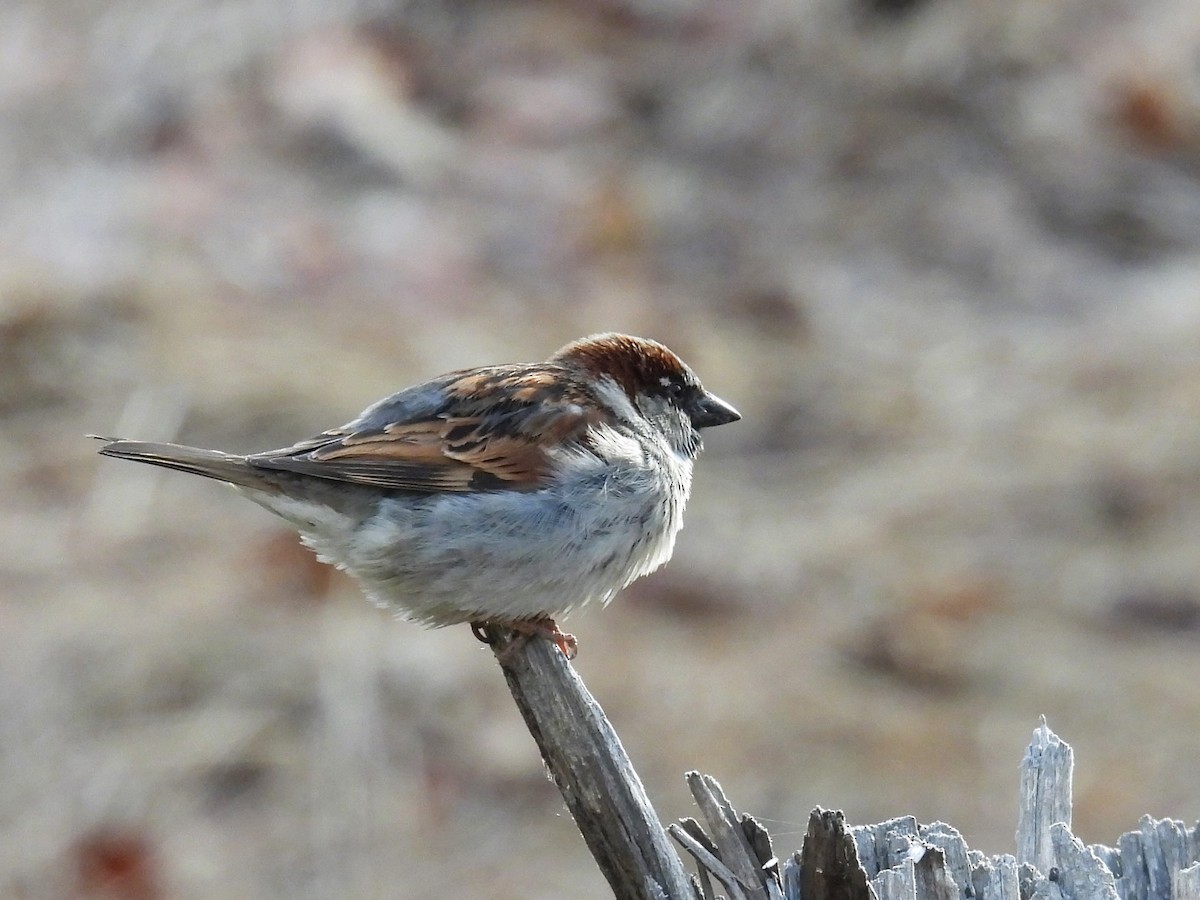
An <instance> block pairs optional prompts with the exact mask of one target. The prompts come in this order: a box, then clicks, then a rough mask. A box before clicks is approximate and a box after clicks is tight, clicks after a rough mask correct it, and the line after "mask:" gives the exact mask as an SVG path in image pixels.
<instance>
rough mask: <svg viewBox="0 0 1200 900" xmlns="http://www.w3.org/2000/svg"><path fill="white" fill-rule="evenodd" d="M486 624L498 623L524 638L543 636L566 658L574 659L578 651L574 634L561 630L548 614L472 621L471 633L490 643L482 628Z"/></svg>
mask: <svg viewBox="0 0 1200 900" xmlns="http://www.w3.org/2000/svg"><path fill="white" fill-rule="evenodd" d="M488 625H498V626H499V627H501V628H508V629H510V630H511V631H515V632H516V633H517V634H518V635H521V637H523V638H524V639H526V640H528V639H529V638H531V637H544V638H545V639H546V640H548V641H552V642H553V643H554V645H555V646H556V647H558V649H559V650H561V651H562V655H563V656H565V657H566V658H567V659H574V658H575V654H576V653H578V652H579V641H577V640H575V635H573V634H566V633H565V632H563V631H562V630H561V629H559V627H558V625H556V624H555V622H554V620H553V619H552V618H550V617H549V616H538V617H537V618H533V619H517V620H515V621H512V622H491V621H488V620H486V619H483V620H479V621H475V622H472V623H471V633H472V634H473V635H475V637H476V638H478V639H479V640H481V641H483V643H485V644H491V643H492V641H491V640H490V639H489V638H488V635H487V632H486V631H485V630H484V629H485V628H486V627H487V626H488Z"/></svg>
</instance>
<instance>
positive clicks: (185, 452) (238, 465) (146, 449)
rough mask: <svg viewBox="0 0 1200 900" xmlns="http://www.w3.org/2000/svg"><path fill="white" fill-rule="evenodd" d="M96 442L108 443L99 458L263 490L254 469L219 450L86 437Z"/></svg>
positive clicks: (241, 458) (262, 485) (243, 460)
mask: <svg viewBox="0 0 1200 900" xmlns="http://www.w3.org/2000/svg"><path fill="white" fill-rule="evenodd" d="M88 437H92V438H96V439H97V440H101V441H107V443H106V444H105V445H104V446H103V447H101V448H100V454H101V455H102V456H112V457H115V458H117V459H132V460H134V461H135V462H144V463H149V464H150V465H152V466H162V467H163V468H166V469H176V470H178V471H180V472H191V473H192V474H193V475H203V476H204V477H205V478H215V479H216V480H217V481H224V482H228V483H229V484H236V485H240V486H242V487H251V488H259V489H262V488H265V487H268V485H267V484H266V483H265V482H264V480H263V477H262V474H261V473H260V472H258V471H256V470H255V469H254V467H252V466H251V465H250V464H249V463H248V462H247V461H246V457H244V456H235V455H233V454H231V453H222V452H221V451H219V450H202V449H201V448H199V447H185V446H183V445H182V444H162V443H157V442H154V441H125V440H121V439H119V438H105V437H99V436H98V435H94V434H92V435H88Z"/></svg>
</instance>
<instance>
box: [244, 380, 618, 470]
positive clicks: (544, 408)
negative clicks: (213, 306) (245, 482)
mask: <svg viewBox="0 0 1200 900" xmlns="http://www.w3.org/2000/svg"><path fill="white" fill-rule="evenodd" d="M514 375H515V373H514V372H513V371H511V370H509V371H505V372H499V371H495V370H487V371H474V372H467V373H460V376H459V377H458V378H457V379H456V380H455V381H452V382H450V383H449V384H447V385H446V387H447V403H446V404H445V406H444V407H442V408H440V409H438V410H437V411H436V412H435V413H434V414H432V415H430V414H429V411H428V410H425V411H424V415H422V416H420V417H418V418H415V419H408V420H402V421H390V422H386V423H377V422H374V421H373V422H370V426H369V427H366V428H355V427H354V426H355V425H357V424H359V423H358V422H355V423H351V425H350V426H346V427H345V428H341V429H336V430H334V431H330V432H326V433H325V434H322V435H318V436H317V437H315V438H312V439H310V440H307V441H303V442H301V443H299V444H297V445H295V446H294V447H289V448H286V449H284V450H277V451H272V452H270V453H261V454H256V455H255V456H251V457H249V458H248V461H249V462H250V463H251V464H252V465H255V466H261V467H263V468H269V469H281V470H285V471H291V472H298V473H301V474H305V475H313V476H317V477H320V478H330V479H334V480H338V481H348V482H354V483H358V484H367V485H372V486H374V487H381V488H386V489H390V490H401V491H418V492H422V493H438V492H443V491H479V490H516V491H522V490H525V491H527V490H534V489H536V488H538V487H540V486H541V485H542V484H543V483H544V481H545V479H546V477H547V476H548V475H549V474H550V472H551V469H552V467H553V464H554V459H553V456H552V454H551V452H550V449H548V447H547V443H549V445H550V446H551V447H559V446H563V445H570V444H571V443H573V442H580V441H582V440H583V439H584V436H585V434H586V432H587V429H588V428H589V427H590V426H591V425H593V424H596V423H597V422H599V421H601V420H603V419H604V418H605V415H604V414H603V413H602V412H601V410H600V408H598V407H596V406H595V404H594V403H593V402H591V401H590V400H589V399H588V398H586V397H585V396H584V395H583V394H582V393H580V392H579V390H578V389H575V390H563V389H561V388H562V387H563V386H562V385H557V387H558V388H560V389H559V390H555V391H553V392H552V396H550V397H547V396H546V394H545V393H544V392H541V391H534V390H526V389H524V388H523V389H521V390H518V391H515V392H509V393H508V394H507V397H508V399H509V400H510V401H512V402H510V403H509V404H508V405H507V407H506V408H505V409H504V410H503V411H502V412H501V411H498V410H497V409H496V407H495V405H494V404H493V403H490V402H488V398H489V397H491V398H494V397H496V396H497V393H496V391H497V389H500V392H501V395H503V388H504V381H505V380H506V379H505V378H504V377H502V376H507V377H508V378H511V377H514ZM485 376H487V377H486V378H485ZM363 424H364V425H365V424H367V423H366V422H365V421H364V422H363ZM371 426H373V427H371Z"/></svg>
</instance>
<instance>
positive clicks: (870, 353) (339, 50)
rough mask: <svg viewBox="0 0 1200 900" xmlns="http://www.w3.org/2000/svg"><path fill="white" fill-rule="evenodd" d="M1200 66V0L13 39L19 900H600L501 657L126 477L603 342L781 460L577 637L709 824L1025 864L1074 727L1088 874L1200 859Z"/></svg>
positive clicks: (652, 13)
mask: <svg viewBox="0 0 1200 900" xmlns="http://www.w3.org/2000/svg"><path fill="white" fill-rule="evenodd" d="M1197 53H1200V7H1197V6H1196V4H1194V3H1193V2H1191V0H1156V2H1152V3H1142V2H1134V0H1113V2H1108V3H1094V2H1088V0H1063V2H1057V3H1047V2H1045V0H1016V2H1012V0H982V2H975V3H953V2H948V0H907V2H901V0H801V2H785V0H761V2H752V3H726V2H720V0H678V2H665V0H604V2H596V3H591V2H578V3H571V2H550V0H545V2H532V0H531V2H502V3H500V2H494V0H479V2H467V0H462V2H453V0H439V2H433V0H417V2H409V3H389V4H384V3H382V2H373V3H372V2H361V3H357V4H355V3H348V2H347V3H342V4H340V5H339V4H335V3H326V4H318V3H304V4H297V3H285V2H283V0H220V2H211V3H200V2H198V0H114V2H111V3H106V4H87V3H83V2H79V0H53V2H46V0H13V2H10V3H7V4H4V5H3V7H2V8H0V72H2V73H3V75H2V76H0V110H2V112H3V121H4V123H5V124H4V127H3V132H2V134H3V140H2V141H0V185H2V187H3V191H4V202H3V204H0V449H2V451H3V452H2V453H0V460H2V463H0V635H2V636H3V645H4V646H3V652H0V895H3V896H5V897H14V898H43V897H44V898H62V897H88V898H93V897H95V898H99V897H108V898H126V900H155V898H169V897H181V898H203V900H209V898H211V900H218V898H229V900H234V898H237V900H241V898H246V897H295V898H343V897H353V898H372V897H380V898H382V897H389V898H395V897H404V898H407V897H413V898H420V897H434V896H439V897H446V896H488V897H496V898H510V897H511V898H527V897H565V896H570V897H583V896H590V897H603V896H605V893H606V889H605V886H604V883H603V881H602V879H601V878H600V875H599V873H598V872H597V871H595V869H594V866H593V864H592V862H591V860H590V858H589V857H588V855H587V852H586V850H585V848H584V847H583V844H582V842H581V841H580V839H579V837H578V835H577V834H576V832H575V830H574V827H573V825H572V823H571V821H570V819H569V817H567V816H566V815H565V814H564V812H563V809H562V804H561V801H560V798H559V796H558V794H557V791H556V790H555V788H554V786H553V785H552V784H550V783H549V782H547V781H546V780H545V778H544V775H543V772H542V768H541V765H540V763H539V762H538V760H537V758H536V755H535V750H534V747H533V744H532V742H531V740H530V739H529V737H528V735H527V734H526V733H525V731H524V729H523V727H522V725H521V723H520V720H519V718H518V716H517V713H516V711H515V710H514V709H513V707H512V703H511V700H510V699H509V697H508V696H507V692H506V691H505V688H504V685H503V682H502V679H501V678H500V674H499V672H498V671H497V670H496V666H495V664H494V662H493V661H492V659H491V655H490V654H489V653H488V652H486V651H485V650H484V649H483V648H481V647H480V646H479V645H478V644H476V642H475V641H474V640H473V638H472V637H471V636H470V634H469V633H468V632H467V630H466V629H451V630H445V631H439V632H429V631H424V630H421V629H419V628H416V627H414V626H411V625H407V624H404V623H396V622H393V621H391V620H390V619H389V618H388V616H387V615H386V614H384V613H382V612H379V611H377V610H375V609H373V608H371V607H370V606H369V605H368V604H366V603H365V602H364V601H363V600H362V599H361V597H360V596H359V595H358V593H357V591H356V590H355V588H354V586H353V585H352V584H350V583H348V582H346V581H345V580H343V579H342V578H341V577H338V576H333V577H331V576H330V573H329V572H328V571H327V570H326V569H324V568H322V567H319V566H317V565H315V564H313V563H312V562H311V561H310V560H309V558H308V557H307V556H306V555H305V553H304V552H303V551H302V550H300V549H299V548H297V547H296V545H295V543H294V541H293V540H292V539H291V538H290V537H288V536H286V535H285V534H284V533H283V532H282V531H281V530H280V529H279V527H278V526H277V525H276V523H275V522H274V521H272V520H271V519H270V518H269V517H268V516H267V515H266V514H265V513H263V512H262V511H260V510H258V509H257V508H255V507H254V506H252V505H251V504H248V503H245V502H244V501H241V500H239V499H238V498H236V497H234V496H233V495H231V494H230V493H228V492H226V491H223V490H221V489H219V488H218V487H217V486H215V485H213V484H208V483H203V482H201V481H199V480H198V479H197V480H189V479H186V478H183V477H182V476H175V475H173V474H171V473H158V472H154V471H150V470H147V469H142V468H138V467H135V466H130V465H122V464H119V463H115V462H111V461H104V460H101V459H99V458H97V457H95V456H94V447H93V446H92V445H91V444H90V443H89V442H88V441H86V440H84V438H83V435H84V434H85V433H87V432H99V433H102V434H106V433H122V434H126V435H128V436H134V437H142V438H152V439H153V438H177V439H179V440H183V441H187V442H192V443H198V444H204V445H208V446H219V447H223V448H227V449H245V450H253V449H264V448H266V447H271V446H280V445H282V444H284V443H286V442H288V441H291V440H293V439H296V438H299V437H302V436H304V435H307V434H309V433H312V432H315V431H317V430H320V429H321V428H324V427H327V426H330V425H333V424H336V423H339V422H342V421H345V420H346V419H347V418H348V417H349V416H351V415H352V414H354V413H355V412H357V411H358V410H359V409H360V408H361V407H362V406H363V405H364V404H365V403H366V402H368V401H370V400H372V399H374V398H375V397H377V396H380V395H382V394H385V393H387V392H389V391H391V390H394V389H396V388H398V387H400V386H402V385H404V384H406V383H409V382H411V381H413V380H416V379H420V378H423V377H426V376H429V375H432V374H434V373H437V372H440V371H444V370H446V369H448V368H451V367H455V366H459V365H468V364H476V363H484V362H493V361H500V360H506V359H508V360H516V359H532V358H540V357H542V356H543V355H545V354H546V353H547V352H549V351H550V350H552V349H554V348H555V347H557V346H558V345H559V344H560V343H562V342H564V341H566V340H567V339H569V338H572V337H576V336H578V335H581V334H584V333H587V332H590V331H595V330H601V329H622V330H628V331H633V332H640V333H645V334H648V335H651V336H654V337H658V338H661V339H663V340H665V341H667V342H668V343H669V344H671V346H673V347H675V348H676V349H678V350H679V351H680V352H681V353H683V354H684V355H685V356H686V357H687V358H688V359H689V361H691V362H692V363H693V364H694V365H695V367H696V368H697V369H698V370H699V371H700V372H701V373H702V375H703V376H704V378H705V380H706V382H707V383H708V384H709V385H710V386H711V387H713V388H714V390H716V391H718V392H719V393H720V394H721V395H722V396H725V397H727V398H728V399H729V400H731V401H732V402H734V403H735V404H736V405H737V406H738V407H739V408H740V409H741V410H742V412H743V414H744V415H745V421H744V422H743V423H741V424H740V425H739V426H737V427H735V428H730V429H721V430H720V431H719V433H718V432H714V433H713V434H712V435H711V437H710V438H709V448H708V451H707V453H706V455H705V457H704V458H703V459H702V460H701V464H700V466H699V469H698V478H697V483H696V485H695V496H694V500H693V503H692V507H691V509H690V516H689V523H688V527H687V529H686V530H685V531H684V533H683V535H682V538H681V545H680V547H679V549H678V551H677V554H676V560H675V561H674V562H673V563H672V565H671V566H670V567H669V568H668V569H667V570H665V571H664V572H662V573H660V574H659V575H657V576H655V577H653V578H652V579H648V580H646V581H645V582H644V583H642V584H640V585H638V586H637V587H636V588H635V589H632V590H630V591H629V592H628V593H627V595H625V596H624V597H622V598H621V599H620V600H619V601H618V602H617V603H616V604H615V605H614V606H613V607H612V608H610V609H609V610H607V611H605V612H603V613H597V612H592V613H585V614H583V615H581V616H579V617H577V618H574V619H572V620H571V621H570V626H571V629H572V630H573V631H575V632H576V633H577V634H578V635H579V637H580V640H581V648H582V649H581V653H580V657H579V660H578V669H579V671H580V672H581V673H582V675H583V677H584V679H585V680H586V681H587V683H588V685H589V687H590V688H591V690H592V691H593V692H594V693H595V695H596V696H597V698H598V699H599V700H600V702H601V703H603V704H604V706H605V708H606V710H607V712H608V713H609V716H610V717H611V719H612V720H613V722H614V724H615V726H616V728H617V730H618V731H619V733H620V734H621V736H622V738H623V740H624V742H625V745H626V748H627V749H628V750H629V752H630V755H631V756H632V758H633V760H634V762H635V764H636V765H637V766H638V769H639V771H640V773H641V775H642V777H643V779H644V780H645V782H646V784H647V788H648V790H649V792H650V795H651V797H652V798H653V800H654V801H655V803H656V805H657V807H658V809H659V811H660V812H661V813H662V814H663V815H664V816H665V817H668V818H674V817H676V816H678V815H682V814H687V813H688V812H689V800H688V798H687V793H686V789H685V786H684V783H683V772H684V771H685V770H687V769H691V768H696V769H701V770H703V771H705V772H709V773H712V774H713V775H715V776H717V777H718V778H719V779H720V780H721V782H722V784H723V785H724V786H725V788H726V790H727V792H728V794H729V796H730V798H731V799H732V800H733V801H734V802H735V804H736V805H737V806H738V808H739V809H743V810H746V811H748V812H751V813H754V814H756V815H758V816H760V817H762V818H763V819H764V820H766V821H767V823H768V825H769V826H770V828H771V831H772V833H773V835H774V836H775V838H776V842H777V844H778V845H780V849H781V850H786V849H787V847H788V840H789V839H788V836H787V833H788V831H789V830H793V829H792V828H791V827H790V826H789V824H788V823H796V824H795V825H794V830H795V831H797V832H799V831H801V830H802V829H803V828H804V827H805V826H804V823H805V822H806V819H807V814H808V811H809V810H810V809H811V808H812V807H813V806H814V805H816V804H821V805H824V806H826V807H841V808H844V809H845V810H846V814H847V818H848V819H849V820H851V821H855V822H873V821H880V820H882V819H885V818H888V817H890V816H892V815H897V814H900V813H912V814H914V815H916V816H917V817H918V818H919V819H920V820H921V821H930V820H932V819H935V818H938V819H942V820H944V821H949V822H952V823H954V824H955V825H956V826H958V827H960V828H961V829H962V830H963V832H964V835H965V836H966V838H967V840H968V842H969V843H970V845H971V846H972V847H976V848H979V849H981V850H985V851H987V852H989V853H997V852H1004V851H1010V850H1011V849H1012V840H1013V836H1012V824H1011V823H1012V822H1013V819H1014V809H1015V803H1016V800H1015V797H1014V794H1013V790H1012V784H1013V780H1014V767H1013V760H1014V759H1016V758H1018V757H1019V754H1020V752H1021V748H1022V747H1023V746H1024V743H1025V741H1026V740H1027V737H1028V734H1029V729H1030V727H1031V725H1032V724H1034V723H1036V721H1037V716H1038V714H1041V713H1045V714H1047V715H1049V716H1050V718H1051V720H1052V721H1053V722H1054V723H1055V725H1056V727H1057V728H1058V730H1059V731H1060V732H1061V733H1062V734H1064V735H1067V736H1069V738H1070V740H1071V742H1072V743H1073V744H1074V745H1075V747H1076V748H1077V749H1078V750H1079V751H1080V752H1081V753H1085V754H1086V756H1087V759H1088V760H1089V765H1088V768H1087V771H1086V772H1084V773H1081V777H1080V780H1079V781H1078V782H1077V783H1076V785H1075V829H1074V830H1075V832H1076V834H1078V835H1080V836H1081V837H1083V838H1084V839H1085V840H1087V841H1111V840H1113V839H1115V837H1116V835H1118V834H1119V833H1120V832H1121V831H1123V830H1125V829H1126V828H1128V827H1129V825H1130V823H1131V822H1134V821H1136V820H1137V817H1138V816H1139V815H1140V814H1142V813H1143V812H1152V813H1154V814H1155V815H1157V816H1175V817H1179V818H1182V819H1185V820H1189V821H1191V820H1194V819H1195V818H1196V817H1197V814H1198V811H1200V778H1198V777H1197V775H1196V765H1195V760H1196V759H1197V757H1198V756H1200V732H1198V731H1197V729H1196V722H1197V721H1200V549H1198V548H1200V76H1198V75H1197V70H1196V67H1195V65H1194V60H1195V58H1196V54H1197ZM1147 735H1153V739H1152V740H1147ZM793 841H794V844H795V845H798V844H799V841H800V834H798V833H797V834H796V835H795V836H794V838H793ZM485 879H486V881H485ZM485 883H486V885H487V887H486V888H484V887H482V886H481V885H483V884H485Z"/></svg>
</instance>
